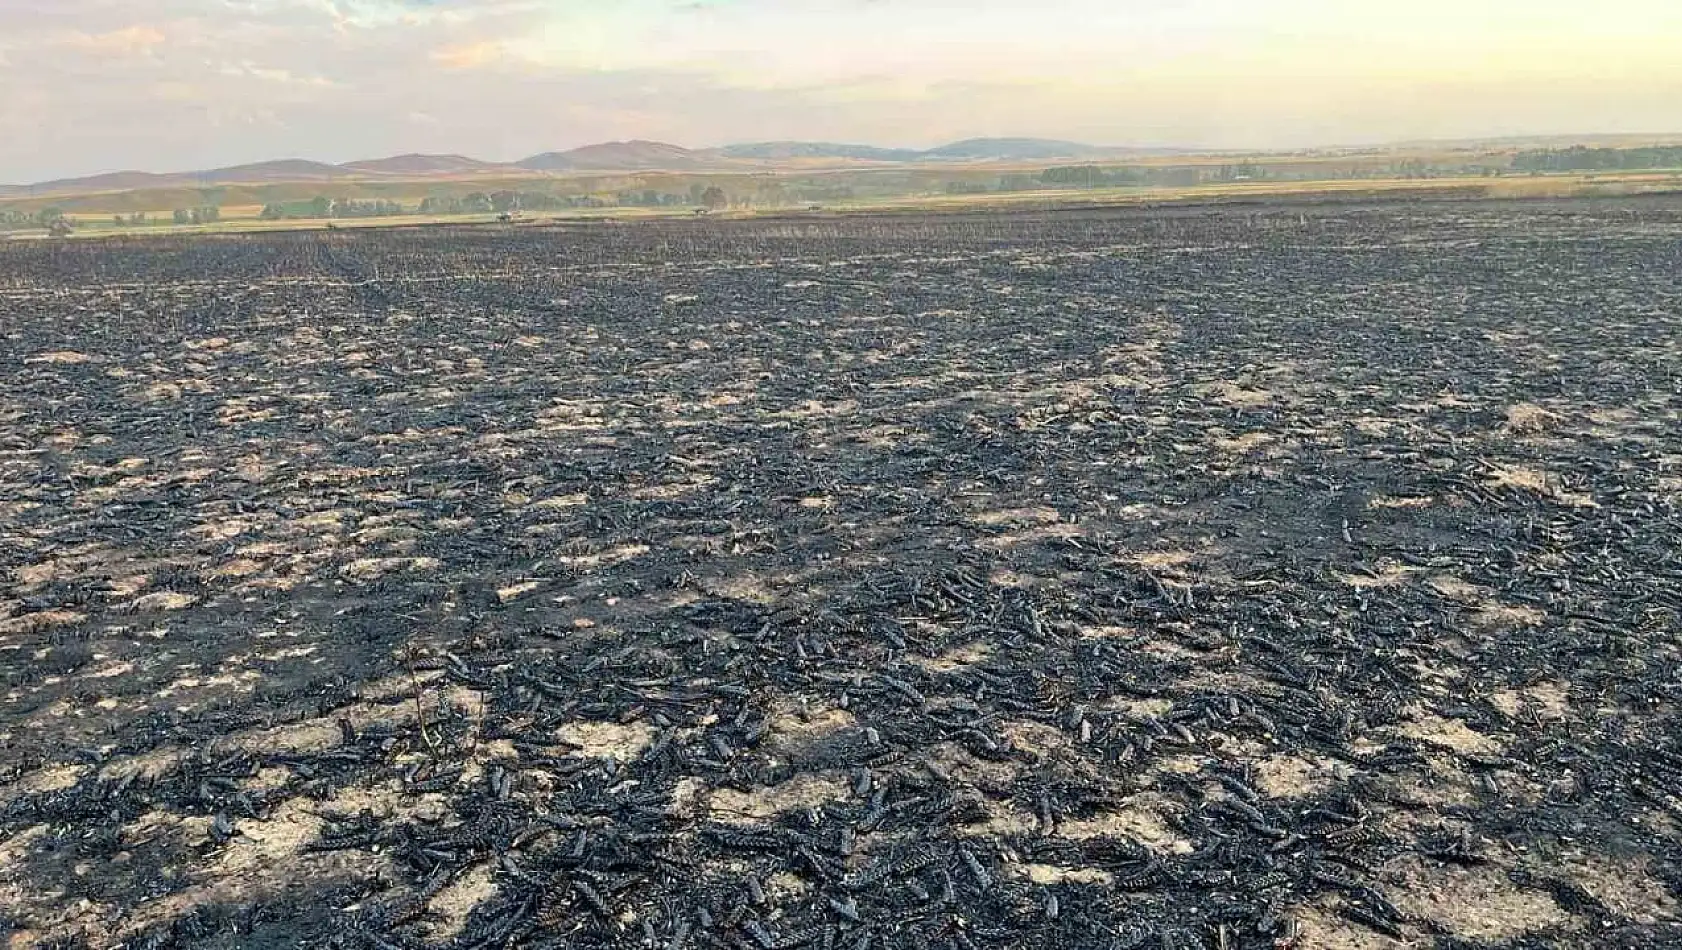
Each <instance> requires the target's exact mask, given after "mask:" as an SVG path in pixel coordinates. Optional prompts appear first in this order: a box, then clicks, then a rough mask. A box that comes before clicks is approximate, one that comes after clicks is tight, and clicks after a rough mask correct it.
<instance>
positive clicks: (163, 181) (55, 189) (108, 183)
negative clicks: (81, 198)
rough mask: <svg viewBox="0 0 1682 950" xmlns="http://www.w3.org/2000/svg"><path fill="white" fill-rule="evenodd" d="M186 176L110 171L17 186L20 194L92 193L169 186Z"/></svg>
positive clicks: (17, 192)
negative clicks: (103, 173) (85, 176)
mask: <svg viewBox="0 0 1682 950" xmlns="http://www.w3.org/2000/svg"><path fill="white" fill-rule="evenodd" d="M183 177H184V176H181V175H154V174H152V173H151V172H110V173H109V174H105V175H90V176H88V177H87V178H60V179H58V180H57V181H43V182H40V183H38V184H34V185H22V186H16V187H17V191H16V194H18V195H53V194H59V193H61V192H80V193H84V194H85V193H90V192H99V191H140V190H141V189H145V188H169V187H172V186H173V185H176V184H179V183H180V182H181V181H182V179H183Z"/></svg>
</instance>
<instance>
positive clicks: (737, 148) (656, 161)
mask: <svg viewBox="0 0 1682 950" xmlns="http://www.w3.org/2000/svg"><path fill="white" fill-rule="evenodd" d="M1172 151H1174V150H1163V149H1159V150H1151V149H1118V148H1103V147H1097V146H1091V145H1083V144H1080V143H1078V142H1060V141H1054V140H1050V139H1028V138H997V139H969V140H966V141H962V142H954V143H951V144H949V145H942V146H940V147H938V148H932V149H903V148H879V147H876V146H871V145H852V144H844V143H832V142H750V143H744V144H739V145H727V146H724V147H722V148H711V149H690V148H684V147H682V146H679V145H671V144H668V143H665V142H649V141H640V140H639V141H629V142H604V143H600V144H596V145H585V146H582V147H580V148H574V149H568V150H565V151H556V152H544V153H542V154H539V155H533V156H531V157H529V158H525V159H521V160H520V161H518V162H508V163H500V162H488V161H482V160H480V159H476V158H470V157H468V156H465V155H419V154H410V155H397V156H392V157H390V158H378V159H365V160H361V161H354V162H346V163H344V164H342V165H331V164H327V163H324V162H314V161H307V160H303V159H283V160H279V161H269V162H257V163H253V164H247V165H235V166H231V167H228V168H214V169H208V170H203V171H189V172H172V173H166V174H158V173H153V172H142V171H120V172H111V173H108V174H102V175H93V176H88V177H84V178H63V179H57V180H54V181H45V182H39V183H36V184H32V185H0V197H11V198H23V197H47V196H51V195H61V194H92V193H100V192H112V191H140V190H153V189H165V188H205V187H217V186H228V185H265V184H293V183H298V184H301V183H308V182H330V181H350V180H372V181H379V180H393V181H396V180H420V179H428V178H465V177H473V176H480V175H486V176H489V175H495V176H498V177H501V178H508V177H518V176H521V175H533V176H536V175H553V174H568V173H613V172H647V171H669V172H719V173H728V172H749V171H754V170H761V169H765V168H767V167H777V166H779V165H800V166H802V167H812V166H814V165H817V166H833V167H852V166H893V165H918V164H950V163H962V162H1017V161H1045V160H1062V159H1066V160H1070V161H1080V160H1092V161H1097V160H1103V159H1114V158H1122V157H1127V156H1138V155H1145V154H1162V153H1169V152H1172Z"/></svg>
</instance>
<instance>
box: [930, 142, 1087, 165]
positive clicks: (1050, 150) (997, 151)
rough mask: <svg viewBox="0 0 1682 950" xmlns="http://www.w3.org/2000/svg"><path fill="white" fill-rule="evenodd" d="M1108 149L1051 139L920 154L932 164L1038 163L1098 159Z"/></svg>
mask: <svg viewBox="0 0 1682 950" xmlns="http://www.w3.org/2000/svg"><path fill="white" fill-rule="evenodd" d="M1111 152H1112V150H1111V149H1101V148H1096V147H1094V146H1091V145H1082V144H1081V143H1079V142H1059V141H1057V140H1055V139H965V140H964V141H962V142H953V143H952V144H950V145H942V146H940V147H939V148H931V149H929V150H928V151H926V152H923V153H922V156H923V158H924V159H925V160H933V161H983V160H988V159H991V160H994V161H1040V160H1042V159H1052V158H1084V157H1093V158H1102V157H1105V156H1107V155H1108V154H1109V153H1111Z"/></svg>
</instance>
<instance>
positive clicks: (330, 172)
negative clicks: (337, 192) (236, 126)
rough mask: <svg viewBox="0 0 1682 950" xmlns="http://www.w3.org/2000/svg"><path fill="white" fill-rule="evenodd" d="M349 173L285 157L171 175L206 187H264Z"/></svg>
mask: <svg viewBox="0 0 1682 950" xmlns="http://www.w3.org/2000/svg"><path fill="white" fill-rule="evenodd" d="M350 174H351V173H350V172H349V171H346V170H345V169H343V168H340V167H339V166H338V165H327V164H324V163H322V162H310V161H305V160H304V159H301V158H285V159H281V160H279V161H273V162H256V163H254V164H251V165H234V166H232V167H229V168H217V169H214V170H212V171H207V172H192V173H190V174H188V175H180V176H171V177H178V178H188V179H191V180H192V181H195V182H198V183H200V184H206V185H232V184H263V183H266V182H277V181H332V180H334V179H336V178H346V177H349V176H350Z"/></svg>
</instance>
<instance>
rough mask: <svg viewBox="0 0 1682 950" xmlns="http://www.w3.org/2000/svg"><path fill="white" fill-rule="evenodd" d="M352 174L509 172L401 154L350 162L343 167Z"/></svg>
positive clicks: (452, 158) (462, 159)
mask: <svg viewBox="0 0 1682 950" xmlns="http://www.w3.org/2000/svg"><path fill="white" fill-rule="evenodd" d="M339 167H340V168H342V169H345V170H346V171H349V172H354V173H358V174H364V175H395V176H421V177H425V176H430V175H473V174H478V173H481V172H498V171H508V168H509V167H508V166H507V165H499V164H497V163H496V162H482V161H480V160H479V159H477V158H468V157H467V156H466V155H397V156H393V157H391V158H373V159H367V160H364V161H360V162H346V163H345V164H343V165H340V166H339Z"/></svg>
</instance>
